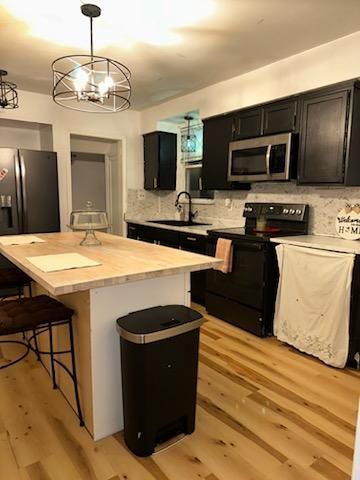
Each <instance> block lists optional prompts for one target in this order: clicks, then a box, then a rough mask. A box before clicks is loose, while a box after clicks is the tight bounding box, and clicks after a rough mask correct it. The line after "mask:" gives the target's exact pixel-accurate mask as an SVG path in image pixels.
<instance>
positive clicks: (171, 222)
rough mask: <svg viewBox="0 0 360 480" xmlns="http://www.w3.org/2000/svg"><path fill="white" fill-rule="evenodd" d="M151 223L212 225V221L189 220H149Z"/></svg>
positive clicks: (173, 225) (182, 225)
mask: <svg viewBox="0 0 360 480" xmlns="http://www.w3.org/2000/svg"><path fill="white" fill-rule="evenodd" d="M149 221H150V222H151V223H160V224H162V225H170V226H172V227H196V226H201V225H211V223H200V222H189V221H186V220H149Z"/></svg>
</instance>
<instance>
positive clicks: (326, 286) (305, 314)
mask: <svg viewBox="0 0 360 480" xmlns="http://www.w3.org/2000/svg"><path fill="white" fill-rule="evenodd" d="M276 253H277V257H278V264H279V271H280V279H279V287H278V292H277V299H276V308H275V317H274V334H275V336H276V337H277V338H278V339H279V340H281V341H282V342H285V343H288V344H290V345H293V346H294V347H295V348H297V349H299V350H301V351H302V352H305V353H308V354H310V355H313V356H315V357H318V358H319V359H320V360H322V361H323V362H325V363H327V364H328V365H332V366H333V367H339V368H343V367H344V366H345V364H346V360H347V356H348V350H349V320H350V298H351V282H352V272H353V267H354V260H355V255H353V254H349V253H337V252H331V251H327V250H318V249H315V248H303V247H296V246H293V245H278V246H277V247H276Z"/></svg>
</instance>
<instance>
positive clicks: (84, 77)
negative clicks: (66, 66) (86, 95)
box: [74, 68, 89, 96]
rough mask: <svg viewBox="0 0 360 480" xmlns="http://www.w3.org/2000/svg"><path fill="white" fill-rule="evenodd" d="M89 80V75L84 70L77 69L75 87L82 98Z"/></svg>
mask: <svg viewBox="0 0 360 480" xmlns="http://www.w3.org/2000/svg"><path fill="white" fill-rule="evenodd" d="M88 80H89V74H88V73H86V72H85V71H84V70H83V69H82V68H79V69H77V71H76V76H75V79H74V87H75V90H76V91H77V93H78V94H79V95H80V96H81V94H82V93H83V91H84V89H85V87H86V84H87V83H88Z"/></svg>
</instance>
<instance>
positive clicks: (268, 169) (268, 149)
mask: <svg viewBox="0 0 360 480" xmlns="http://www.w3.org/2000/svg"><path fill="white" fill-rule="evenodd" d="M271 147H272V145H271V144H270V145H268V148H267V152H266V175H271V172H270V157H271Z"/></svg>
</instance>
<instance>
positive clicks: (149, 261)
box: [0, 232, 221, 296]
mask: <svg viewBox="0 0 360 480" xmlns="http://www.w3.org/2000/svg"><path fill="white" fill-rule="evenodd" d="M36 236H37V237H40V238H42V239H43V240H45V241H46V243H33V244H30V245H11V246H3V245H0V253H1V254H2V255H4V256H5V257H6V258H7V259H9V260H10V261H11V262H12V263H14V264H15V265H17V266H18V267H19V268H20V269H21V270H23V271H24V272H26V273H27V274H28V275H29V277H31V278H32V279H33V280H35V281H36V282H37V283H39V284H40V285H41V286H42V287H44V288H45V289H46V290H47V291H48V292H49V293H50V294H52V295H56V296H57V295H64V294H67V293H72V292H78V291H82V290H90V289H92V288H100V287H108V286H111V285H117V284H123V283H127V282H134V281H138V280H147V279H152V278H156V277H161V276H166V275H176V274H179V273H185V272H194V271H198V270H207V269H210V268H212V267H214V266H216V265H217V264H219V263H221V260H217V259H215V258H212V257H207V256H205V255H199V254H195V253H190V252H185V251H183V250H177V249H173V248H168V247H162V246H160V245H154V244H149V243H144V242H140V241H137V240H131V239H128V238H123V237H118V236H115V235H110V234H107V233H97V234H96V236H97V237H98V239H99V240H101V242H102V245H101V246H95V247H82V246H80V245H79V243H80V241H81V239H82V238H83V237H84V233H83V232H80V233H73V232H66V233H47V234H36ZM62 253H78V254H81V255H83V256H85V257H87V258H89V259H91V260H95V261H97V262H100V263H101V265H98V266H94V267H86V268H77V269H71V270H62V271H58V272H50V273H45V272H43V271H42V270H40V269H38V268H37V267H35V266H34V265H33V264H32V263H31V262H29V260H27V258H26V257H33V256H39V255H56V254H62Z"/></svg>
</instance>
